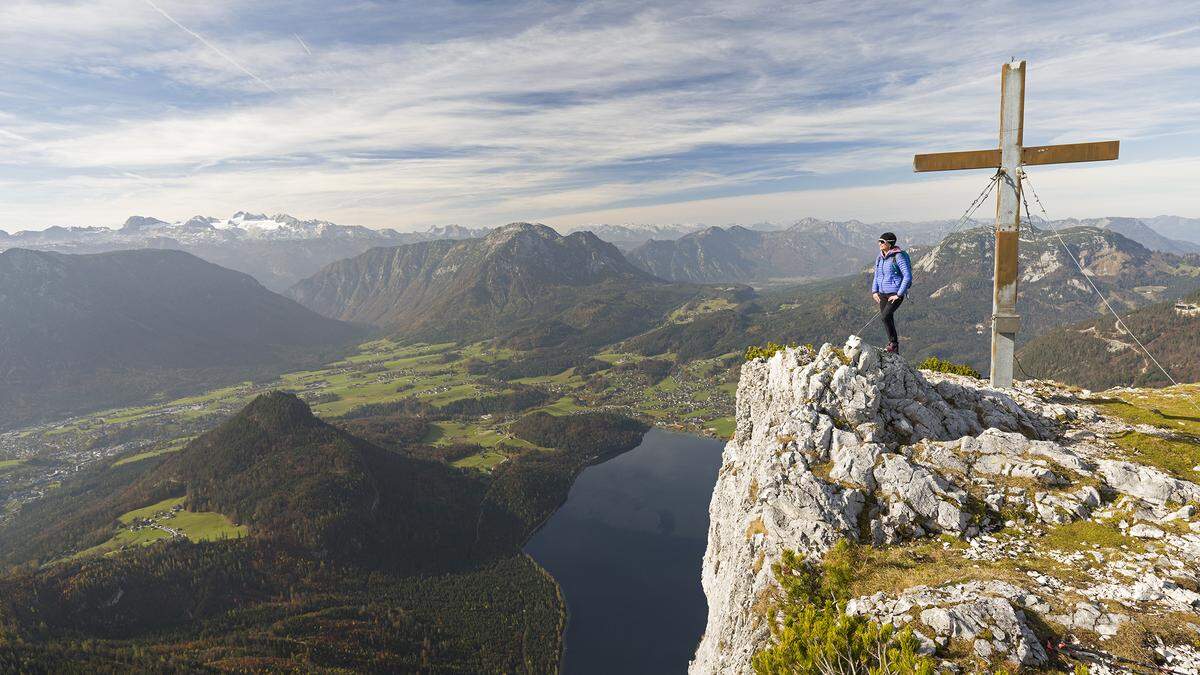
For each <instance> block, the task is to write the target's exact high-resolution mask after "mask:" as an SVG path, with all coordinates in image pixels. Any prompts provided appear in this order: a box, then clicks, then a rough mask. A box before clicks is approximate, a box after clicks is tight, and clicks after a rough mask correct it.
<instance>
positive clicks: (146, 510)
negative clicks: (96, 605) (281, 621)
mask: <svg viewBox="0 0 1200 675" xmlns="http://www.w3.org/2000/svg"><path fill="white" fill-rule="evenodd" d="M183 500H184V498H183V497H176V498H174V499H166V500H163V501H161V502H158V503H157V504H151V505H149V506H146V507H143V508H140V509H136V510H133V511H130V512H128V513H126V514H124V515H122V516H120V517H119V518H118V520H119V521H120V523H121V528H120V530H118V532H117V533H116V534H115V535H113V537H112V539H109V540H108V541H106V542H104V543H103V544H99V545H97V546H93V547H92V548H89V549H86V550H83V551H80V552H79V553H77V554H76V555H75V556H73V557H83V556H89V555H97V554H104V553H109V552H112V551H119V550H121V549H123V548H126V547H129V546H145V545H147V544H152V543H154V542H156V541H160V540H163V539H170V538H172V537H176V536H178V537H186V538H187V539H189V540H191V541H217V540H219V539H237V538H239V537H244V536H246V535H247V534H249V530H248V529H247V528H246V527H245V526H243V525H235V524H234V523H233V522H232V521H230V520H229V518H227V517H225V516H224V515H222V514H220V513H215V512H208V511H202V512H193V511H186V510H184V509H183Z"/></svg>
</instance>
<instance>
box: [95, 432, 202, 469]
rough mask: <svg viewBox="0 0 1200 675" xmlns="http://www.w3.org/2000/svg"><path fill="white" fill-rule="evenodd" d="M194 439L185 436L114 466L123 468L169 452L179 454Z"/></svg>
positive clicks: (125, 459)
mask: <svg viewBox="0 0 1200 675" xmlns="http://www.w3.org/2000/svg"><path fill="white" fill-rule="evenodd" d="M193 438H195V437H194V436H185V437H183V438H176V439H175V440H173V441H168V442H166V443H160V444H159V445H158V446H157V447H155V448H154V449H153V450H147V451H146V452H140V453H138V454H136V455H131V456H129V457H126V458H124V459H121V460H118V461H117V462H115V463H113V466H114V467H118V466H122V465H124V464H132V463H134V462H140V461H142V460H143V459H150V458H151V457H158V456H159V455H165V454H167V453H169V452H178V451H180V450H182V449H183V446H185V445H187V444H188V441H190V440H192V439H193Z"/></svg>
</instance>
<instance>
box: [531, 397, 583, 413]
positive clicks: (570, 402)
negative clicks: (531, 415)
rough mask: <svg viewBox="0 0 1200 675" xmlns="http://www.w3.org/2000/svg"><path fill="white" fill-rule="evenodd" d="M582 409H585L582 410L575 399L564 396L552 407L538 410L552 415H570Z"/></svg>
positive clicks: (543, 407)
mask: <svg viewBox="0 0 1200 675" xmlns="http://www.w3.org/2000/svg"><path fill="white" fill-rule="evenodd" d="M582 409H583V408H580V407H579V405H578V404H576V403H575V399H574V398H572V397H570V396H564V397H562V398H560V399H558V400H557V401H555V402H554V403H551V404H550V405H547V406H542V407H541V408H538V411H540V412H548V413H550V414H551V415H570V414H571V413H573V412H575V411H577V410H582Z"/></svg>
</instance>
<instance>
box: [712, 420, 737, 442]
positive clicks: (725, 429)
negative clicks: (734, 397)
mask: <svg viewBox="0 0 1200 675" xmlns="http://www.w3.org/2000/svg"><path fill="white" fill-rule="evenodd" d="M708 425H709V426H710V427H712V428H714V429H716V430H717V435H718V436H720V437H721V438H732V437H733V432H734V429H736V428H737V420H735V419H734V418H732V417H718V418H717V419H715V420H713V421H711V422H709V423H708Z"/></svg>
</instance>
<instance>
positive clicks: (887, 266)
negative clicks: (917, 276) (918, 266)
mask: <svg viewBox="0 0 1200 675" xmlns="http://www.w3.org/2000/svg"><path fill="white" fill-rule="evenodd" d="M911 285H912V261H911V260H909V258H908V253H907V252H905V251H904V250H903V249H900V248H893V249H892V250H890V251H888V252H887V253H880V254H879V257H878V258H876V259H875V282H874V283H872V284H871V292H872V293H879V294H881V295H899V296H902V297H903V296H904V294H905V293H908V287H909V286H911Z"/></svg>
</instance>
